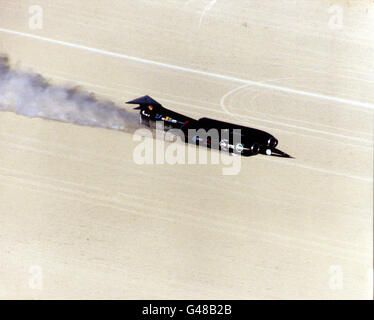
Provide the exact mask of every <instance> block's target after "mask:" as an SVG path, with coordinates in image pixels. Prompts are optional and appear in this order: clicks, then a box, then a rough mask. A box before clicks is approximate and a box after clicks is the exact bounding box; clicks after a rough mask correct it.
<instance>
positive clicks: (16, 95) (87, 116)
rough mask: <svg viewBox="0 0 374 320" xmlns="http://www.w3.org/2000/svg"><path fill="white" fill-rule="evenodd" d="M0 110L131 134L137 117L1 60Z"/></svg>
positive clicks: (89, 95)
mask: <svg viewBox="0 0 374 320" xmlns="http://www.w3.org/2000/svg"><path fill="white" fill-rule="evenodd" d="M0 110H3V111H13V112H16V113H18V114H22V115H25V116H28V117H39V118H46V119H52V120H59V121H64V122H71V123H75V124H79V125H86V126H93V127H103V128H108V129H115V130H125V131H132V130H133V129H134V128H136V127H138V126H139V125H138V121H137V115H136V114H134V113H132V112H128V111H126V110H124V109H121V108H120V107H119V106H117V105H115V104H114V103H113V102H110V101H99V100H97V99H96V98H95V96H94V95H93V94H92V93H89V92H87V91H85V90H83V89H80V88H76V87H75V88H74V87H71V86H70V87H69V86H59V85H54V84H51V83H50V82H49V81H47V80H46V79H45V78H43V77H42V76H41V75H39V74H36V73H33V72H26V71H22V70H19V69H14V68H11V67H10V65H9V63H8V58H7V57H5V56H0Z"/></svg>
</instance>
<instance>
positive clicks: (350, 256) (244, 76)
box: [0, 0, 374, 299]
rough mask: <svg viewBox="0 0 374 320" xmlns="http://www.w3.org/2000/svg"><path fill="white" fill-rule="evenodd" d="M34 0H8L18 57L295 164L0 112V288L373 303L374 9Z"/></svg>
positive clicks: (11, 46)
mask: <svg viewBox="0 0 374 320" xmlns="http://www.w3.org/2000/svg"><path fill="white" fill-rule="evenodd" d="M34 4H35V3H34V1H14V0H0V52H1V53H3V54H7V55H8V56H9V59H10V62H11V64H12V65H13V66H17V67H19V68H23V69H32V70H34V71H35V72H38V73H40V74H42V75H43V76H45V77H47V78H48V79H50V80H51V81H52V82H54V83H70V84H74V85H75V84H76V85H79V86H81V87H83V88H85V89H87V90H89V91H92V92H94V93H95V94H96V95H97V96H98V97H99V98H102V99H109V100H112V101H114V102H115V103H117V104H118V105H120V106H121V107H123V108H128V109H129V108H130V106H128V105H126V104H125V101H127V100H130V99H134V98H136V97H138V96H142V95H145V94H149V95H151V96H152V97H154V98H155V99H157V100H158V101H160V102H162V103H163V104H164V105H165V106H166V107H170V108H171V109H173V110H175V111H177V112H180V113H184V114H186V115H189V116H191V117H196V118H199V117H202V116H209V117H213V118H219V119H223V120H226V121H230V122H237V123H241V124H245V125H248V126H254V127H257V128H260V129H263V130H266V131H268V132H271V133H272V134H274V135H275V136H276V137H278V138H279V141H280V144H279V148H280V149H282V150H284V151H285V152H287V153H289V154H291V155H293V156H294V157H295V159H279V158H275V157H267V156H263V155H259V156H256V157H250V158H242V159H241V170H240V174H239V175H223V173H222V169H223V168H225V166H226V165H225V164H218V165H217V164H208V165H204V164H196V165H188V164H185V165H180V164H179V165H168V164H164V165H159V164H154V165H137V164H136V163H135V162H134V160H133V151H134V148H135V147H136V145H137V143H138V142H136V141H133V136H132V135H131V134H128V133H124V132H120V131H114V130H106V129H100V128H92V127H83V126H76V125H73V124H69V123H61V122H56V121H49V120H44V119H37V118H33V119H30V118H27V117H24V116H21V115H16V114H14V113H11V112H0V298H3V299H5V298H22V299H29V298H31V299H34V298H35V299H47V298H52V299H55V298H73V299H74V298H88V299H93V298H99V299H101V298H110V299H111V298H123V299H128V298H131V299H136V298H138V299H143V298H149V299H153V298H154V299H171V298H174V299H183V298H186V299H190V298H206V299H210V298H211V299H219V298H225V299H236V298H238V299H265V298H267V299H286V298H301V299H346V298H353V299H359V298H361V299H370V298H372V295H373V284H372V278H371V276H370V275H371V274H372V263H373V253H372V252H373V115H374V110H373V108H374V106H373V104H371V103H372V102H373V101H374V100H373V99H374V89H373V87H374V46H373V43H374V42H373V39H374V3H373V2H372V1H334V2H333V1H327V0H325V1H320V0H316V1H306V0H304V1H303V0H299V1H286V0H280V1H270V0H266V1H264V0H253V1H234V0H227V1H220V0H217V1H211V0H209V1H208V0H204V1H198V0H189V1H188V0H163V1H161V0H147V1H145V0H144V1H143V0H137V1H130V0H127V1H113V0H112V1H98V0H95V1H88V0H84V1H73V0H64V1H58V2H56V1H45V0H39V1H37V5H39V6H40V7H41V8H42V9H43V25H42V29H33V28H30V25H29V21H30V20H29V19H30V17H31V16H32V13H30V11H29V8H30V6H32V5H34ZM32 12H33V11H32ZM340 13H341V14H342V16H341V17H342V19H340V18H339V17H340V16H339V14H340ZM56 40H57V41H56ZM247 80H249V81H250V82H248V81H247ZM213 152H214V151H213Z"/></svg>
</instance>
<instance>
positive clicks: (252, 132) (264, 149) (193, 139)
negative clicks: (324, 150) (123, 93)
mask: <svg viewBox="0 0 374 320" xmlns="http://www.w3.org/2000/svg"><path fill="white" fill-rule="evenodd" d="M127 103H129V104H137V105H138V107H136V108H135V109H137V110H140V115H139V117H140V122H141V123H142V124H144V125H148V126H152V124H153V123H155V122H156V121H161V122H162V123H163V128H164V130H170V129H174V130H175V131H178V132H181V133H182V135H183V138H184V139H185V141H186V142H188V143H195V144H199V145H204V146H206V147H208V148H216V149H219V150H224V151H228V152H230V153H236V154H240V155H243V156H253V155H256V154H258V153H261V154H266V155H269V156H270V155H272V156H278V157H284V158H292V157H291V156H290V155H288V154H287V153H284V152H283V151H280V150H279V149H277V148H276V147H277V145H278V140H277V139H276V138H275V137H274V136H272V135H271V134H269V133H267V132H265V131H262V130H259V129H255V128H250V127H245V126H242V125H237V124H233V123H228V122H224V121H219V120H215V119H210V118H200V119H198V120H196V119H193V118H190V117H187V116H185V115H182V114H180V113H177V112H174V111H171V110H169V109H166V108H164V107H163V106H162V105H161V104H160V103H158V102H157V101H156V100H154V99H152V98H151V97H150V96H143V97H140V98H137V99H135V100H131V101H128V102H127Z"/></svg>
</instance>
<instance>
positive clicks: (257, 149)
mask: <svg viewBox="0 0 374 320" xmlns="http://www.w3.org/2000/svg"><path fill="white" fill-rule="evenodd" d="M249 149H250V150H251V153H252V154H253V155H256V154H258V153H259V152H260V146H259V144H258V143H256V142H254V143H252V144H251V145H250V147H249Z"/></svg>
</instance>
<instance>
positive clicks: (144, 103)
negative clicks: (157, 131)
mask: <svg viewBox="0 0 374 320" xmlns="http://www.w3.org/2000/svg"><path fill="white" fill-rule="evenodd" d="M126 103H128V104H138V105H139V106H138V107H136V108H134V109H136V110H139V109H143V108H147V107H149V106H152V107H156V108H157V107H162V105H161V104H160V103H158V102H157V101H156V100H154V99H152V98H151V97H150V96H143V97H140V98H136V99H134V100H130V101H128V102H126Z"/></svg>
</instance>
